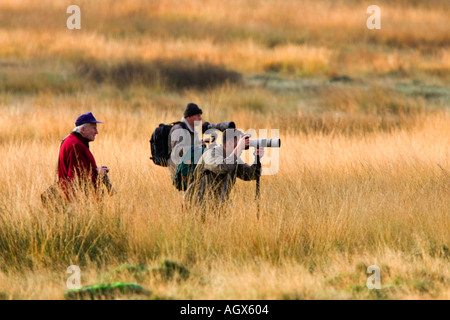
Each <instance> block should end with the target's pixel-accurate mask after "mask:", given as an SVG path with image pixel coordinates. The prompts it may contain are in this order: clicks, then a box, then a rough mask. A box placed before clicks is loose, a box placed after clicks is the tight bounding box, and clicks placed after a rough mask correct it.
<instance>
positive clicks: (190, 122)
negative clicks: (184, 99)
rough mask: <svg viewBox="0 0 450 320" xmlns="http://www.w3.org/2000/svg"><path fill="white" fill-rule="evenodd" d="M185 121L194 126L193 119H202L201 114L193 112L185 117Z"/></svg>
mask: <svg viewBox="0 0 450 320" xmlns="http://www.w3.org/2000/svg"><path fill="white" fill-rule="evenodd" d="M186 121H187V122H188V123H189V125H190V126H191V127H194V123H195V121H202V115H201V114H194V115H193V116H190V117H187V118H186Z"/></svg>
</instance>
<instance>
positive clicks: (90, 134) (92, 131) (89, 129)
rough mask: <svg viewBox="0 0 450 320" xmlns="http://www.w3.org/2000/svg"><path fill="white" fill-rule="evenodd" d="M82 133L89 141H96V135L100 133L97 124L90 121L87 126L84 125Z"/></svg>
mask: <svg viewBox="0 0 450 320" xmlns="http://www.w3.org/2000/svg"><path fill="white" fill-rule="evenodd" d="M80 133H81V135H82V136H83V137H85V138H86V139H88V140H89V141H94V140H95V136H96V135H97V134H98V130H97V124H96V123H89V125H87V126H86V127H82V128H81V130H80Z"/></svg>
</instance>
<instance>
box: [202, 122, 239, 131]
mask: <svg viewBox="0 0 450 320" xmlns="http://www.w3.org/2000/svg"><path fill="white" fill-rule="evenodd" d="M209 129H215V130H219V131H225V130H227V129H236V124H235V123H234V122H233V121H225V122H220V123H209V122H205V123H203V125H202V131H203V133H205V132H206V131H207V130H209Z"/></svg>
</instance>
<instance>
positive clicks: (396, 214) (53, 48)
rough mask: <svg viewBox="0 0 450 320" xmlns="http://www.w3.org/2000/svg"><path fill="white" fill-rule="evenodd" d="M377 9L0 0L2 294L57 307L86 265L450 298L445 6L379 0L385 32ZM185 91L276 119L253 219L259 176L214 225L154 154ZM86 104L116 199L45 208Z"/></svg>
mask: <svg viewBox="0 0 450 320" xmlns="http://www.w3.org/2000/svg"><path fill="white" fill-rule="evenodd" d="M175 4H176V5H175ZM370 4H371V3H370ZM370 4H364V3H360V2H355V1H333V2H326V1H314V2H313V1H306V2H301V3H300V2H298V1H282V2H275V1H256V0H255V1H237V0H236V1H231V2H230V1H229V2H226V3H225V2H221V1H217V0H210V1H196V0H190V1H166V0H164V1H155V2H153V1H148V2H147V1H145V2H144V1H138V0H127V1H96V2H95V4H93V3H91V2H88V1H80V2H79V5H80V7H81V11H82V29H81V30H79V31H69V30H67V29H66V28H65V21H66V19H67V17H68V14H66V13H65V9H66V7H67V6H68V5H69V4H66V3H64V2H61V1H51V0H48V1H41V2H39V3H38V2H35V1H21V2H20V3H18V2H16V1H2V2H1V3H0V21H2V28H1V29H0V43H2V46H1V48H0V91H1V95H0V109H1V112H0V125H1V126H2V128H3V130H2V131H1V132H0V154H1V160H2V161H0V170H1V172H3V173H4V174H3V175H1V176H0V288H1V289H0V298H4V299H63V298H64V291H65V290H66V280H67V278H68V277H69V275H68V274H66V273H65V272H66V269H67V267H68V266H69V265H73V264H74V265H78V266H80V268H81V282H82V284H83V285H87V284H95V283H102V282H112V281H127V282H135V283H139V284H141V285H142V286H143V287H145V288H146V289H148V290H150V291H152V294H151V295H147V296H143V295H133V296H129V298H133V299H134V298H150V299H411V298H412V299H449V298H450V289H449V287H450V268H449V259H450V249H449V248H450V232H449V230H450V215H449V212H450V197H449V195H450V147H449V146H450V127H449V125H448V124H449V123H450V122H449V120H450V113H449V106H450V92H449V90H448V88H449V84H450V78H449V74H450V72H449V71H450V60H449V59H450V54H449V47H450V38H449V34H450V33H449V32H448V31H449V24H448V22H447V20H448V17H447V15H446V10H447V12H448V9H449V7H448V6H449V4H448V1H431V2H427V3H426V4H422V3H420V2H417V1H399V2H396V4H395V5H393V4H390V3H389V2H387V1H380V2H379V6H380V7H381V10H382V29H381V30H376V31H370V30H367V28H366V27H365V20H366V19H367V17H368V15H367V14H366V13H365V10H366V8H367V6H368V5H370ZM191 101H193V102H197V103H198V104H199V105H200V107H201V108H202V109H203V111H204V114H203V115H204V119H205V120H206V121H210V122H220V121H226V120H228V121H230V120H233V121H235V122H236V124H237V126H238V127H240V128H242V129H245V130H246V129H249V128H254V129H266V128H267V129H279V130H280V138H281V139H282V148H281V149H280V150H279V159H280V169H279V172H278V173H277V174H276V175H272V176H263V177H262V201H261V219H260V220H259V221H258V220H257V219H256V204H255V202H254V200H253V199H254V192H255V189H254V188H255V187H254V182H243V181H238V183H237V185H236V187H235V190H234V191H233V193H232V200H233V202H232V203H231V204H229V206H228V207H227V213H226V214H225V215H223V216H221V217H220V219H218V218H217V217H216V215H215V214H214V212H208V215H207V219H206V221H204V222H202V221H201V219H200V218H199V217H198V216H196V215H195V214H192V215H190V214H188V213H186V212H182V210H181V205H182V194H181V193H179V192H177V191H176V190H175V188H174V187H173V186H172V185H171V182H170V180H169V178H168V172H167V170H166V169H165V168H160V167H157V166H155V165H153V163H152V162H151V161H150V160H149V159H148V158H149V156H150V149H149V142H148V141H149V138H150V135H151V133H152V131H153V129H154V128H155V127H156V126H157V125H158V124H159V123H161V122H171V121H174V120H178V119H179V118H180V117H181V114H182V112H183V110H184V107H185V105H186V104H187V103H188V102H191ZM88 111H92V112H93V113H94V115H95V116H96V117H97V118H98V119H100V120H101V121H104V122H105V123H104V124H102V125H99V131H100V134H99V135H98V136H97V139H96V141H95V142H93V143H92V144H91V150H92V152H93V154H94V156H95V158H96V160H97V163H98V164H103V165H107V166H108V167H109V168H110V169H111V173H110V177H111V180H112V182H113V184H114V185H115V187H116V189H117V190H118V194H117V195H115V196H114V197H111V198H106V199H104V201H103V202H100V203H95V202H93V201H92V199H84V200H83V201H80V202H79V203H77V204H74V205H73V206H72V207H71V208H70V210H69V211H63V210H48V209H46V208H43V207H42V205H41V203H40V198H39V195H40V193H41V192H42V191H43V190H44V189H45V188H46V187H47V186H48V185H49V184H50V183H51V182H52V180H53V179H54V170H55V166H56V157H57V152H58V147H59V141H60V140H61V139H62V138H63V137H64V136H66V135H67V134H68V133H69V132H70V130H71V129H72V128H73V123H74V121H75V119H76V117H77V116H78V115H79V114H81V113H84V112H88ZM165 260H170V261H173V262H176V263H178V264H180V265H183V266H184V267H185V268H187V269H188V270H189V277H185V276H183V274H182V273H180V272H177V271H176V270H175V271H174V270H172V271H170V270H171V269H170V268H167V266H164V263H163V261H165ZM124 265H134V266H141V267H139V268H138V270H137V271H136V270H135V269H131V268H128V269H127V268H125V269H123V266H124ZM371 265H376V266H378V267H379V268H380V272H381V287H382V288H381V289H380V290H369V289H368V288H367V287H366V281H367V278H368V277H369V275H368V274H367V273H366V271H367V267H368V266H371ZM121 266H122V269H120V268H121ZM117 268H119V269H117ZM155 270H156V271H155Z"/></svg>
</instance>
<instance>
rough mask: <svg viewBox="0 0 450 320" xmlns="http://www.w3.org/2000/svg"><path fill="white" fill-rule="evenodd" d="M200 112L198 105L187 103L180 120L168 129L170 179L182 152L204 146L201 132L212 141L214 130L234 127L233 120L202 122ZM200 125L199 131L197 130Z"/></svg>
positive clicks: (172, 177)
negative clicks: (214, 122)
mask: <svg viewBox="0 0 450 320" xmlns="http://www.w3.org/2000/svg"><path fill="white" fill-rule="evenodd" d="M202 113H203V112H202V110H201V109H200V108H199V107H198V105H196V104H195V103H189V104H188V105H187V106H186V109H185V110H184V115H183V118H182V119H181V121H179V122H176V123H174V125H173V126H172V128H171V129H170V132H169V141H168V144H169V145H168V153H169V155H170V158H169V160H168V161H167V162H168V168H169V173H170V178H171V180H172V181H173V179H174V176H175V173H176V171H177V166H178V164H179V163H180V161H181V159H182V157H183V154H184V153H186V152H189V151H191V148H192V147H198V148H202V147H206V142H208V141H206V142H205V141H204V140H202V136H203V134H207V135H208V134H209V135H211V136H212V138H213V139H212V140H213V141H214V139H215V137H217V134H216V130H219V131H224V130H225V129H228V128H235V127H236V126H235V124H234V122H221V123H218V124H211V123H209V122H205V123H203V124H202ZM200 127H201V132H198V131H200ZM209 141H210V142H213V141H211V140H209ZM210 146H215V144H214V143H213V144H212V145H210Z"/></svg>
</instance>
